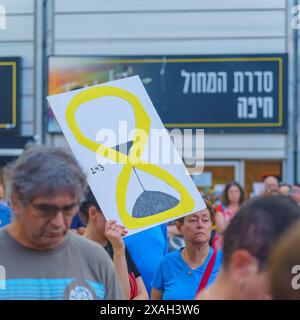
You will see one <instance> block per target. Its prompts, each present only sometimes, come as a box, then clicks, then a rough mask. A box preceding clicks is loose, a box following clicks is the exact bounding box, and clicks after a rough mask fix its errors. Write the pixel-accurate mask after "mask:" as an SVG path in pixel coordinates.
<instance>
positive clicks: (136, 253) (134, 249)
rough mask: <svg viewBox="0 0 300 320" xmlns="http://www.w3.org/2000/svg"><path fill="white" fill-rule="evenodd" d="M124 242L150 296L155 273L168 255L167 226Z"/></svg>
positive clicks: (161, 226) (155, 228) (163, 225)
mask: <svg viewBox="0 0 300 320" xmlns="http://www.w3.org/2000/svg"><path fill="white" fill-rule="evenodd" d="M124 240H125V243H126V247H127V249H128V251H129V252H130V255H131V257H132V259H133V261H134V262H135V264H136V266H137V268H138V270H139V271H140V273H141V277H142V279H143V281H144V283H145V286H146V289H147V291H148V294H149V296H150V294H151V282H152V280H153V276H154V272H155V270H156V269H157V267H158V265H159V263H160V261H161V259H162V258H163V257H164V256H165V255H166V254H167V253H168V236H167V225H166V224H162V225H160V226H157V227H153V228H150V229H147V230H145V231H142V232H139V233H137V234H134V235H132V236H128V237H126V238H124Z"/></svg>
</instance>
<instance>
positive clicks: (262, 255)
mask: <svg viewBox="0 0 300 320" xmlns="http://www.w3.org/2000/svg"><path fill="white" fill-rule="evenodd" d="M298 219H300V208H299V207H298V206H297V205H296V204H295V203H294V202H293V201H292V200H290V199H289V198H288V197H285V196H265V197H258V198H255V199H253V200H251V201H249V202H247V203H246V204H245V205H244V206H242V208H241V209H240V210H239V212H238V213H237V214H236V216H235V217H234V218H233V220H232V222H231V224H230V225H229V226H228V228H227V229H226V231H225V235H224V246H223V264H224V268H225V269H226V268H227V267H228V266H229V264H230V257H231V255H232V253H233V252H234V251H236V250H246V251H248V252H249V253H250V254H251V255H253V256H254V257H256V258H257V259H258V261H259V263H260V265H261V267H265V266H266V265H267V260H268V255H269V254H270V251H271V249H272V248H273V246H274V243H275V242H276V241H277V240H278V239H279V237H280V236H281V235H282V234H283V233H284V232H285V231H286V230H287V229H288V228H289V227H290V226H291V225H293V224H294V223H295V221H297V220H298Z"/></svg>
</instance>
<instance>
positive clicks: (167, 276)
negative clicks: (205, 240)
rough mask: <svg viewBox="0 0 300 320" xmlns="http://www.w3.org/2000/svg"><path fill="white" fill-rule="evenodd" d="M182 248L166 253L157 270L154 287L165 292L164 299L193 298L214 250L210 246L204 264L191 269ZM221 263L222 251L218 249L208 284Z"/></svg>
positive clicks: (215, 274)
mask: <svg viewBox="0 0 300 320" xmlns="http://www.w3.org/2000/svg"><path fill="white" fill-rule="evenodd" d="M181 250H182V249H180V250H176V251H173V252H171V253H169V254H168V255H166V256H165V257H164V258H163V259H162V261H161V263H160V264H159V267H158V269H157V270H156V273H155V276H154V279H153V282H152V287H153V288H155V289H158V290H161V291H162V292H163V296H162V299H163V300H193V299H194V298H195V296H196V293H197V290H198V288H199V285H200V282H201V279H202V277H203V275H204V272H205V270H206V267H207V265H208V263H209V260H210V258H211V256H212V254H213V252H214V250H213V249H212V248H210V251H209V255H208V257H207V258H206V260H205V262H204V264H203V265H202V266H200V267H199V268H197V269H194V270H191V269H190V268H189V267H188V265H187V264H186V263H185V261H184V260H183V259H182V257H181ZM221 265H222V252H221V251H218V253H217V256H216V260H215V264H214V267H213V270H212V273H211V275H210V277H209V279H208V282H207V286H208V285H210V284H211V283H212V282H213V281H214V280H215V278H216V276H217V274H218V273H219V271H220V268H221Z"/></svg>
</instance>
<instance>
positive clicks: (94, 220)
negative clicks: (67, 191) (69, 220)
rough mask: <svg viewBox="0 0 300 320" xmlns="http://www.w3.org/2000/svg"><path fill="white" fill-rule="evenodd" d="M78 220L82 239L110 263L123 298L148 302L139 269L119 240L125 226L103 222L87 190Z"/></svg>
mask: <svg viewBox="0 0 300 320" xmlns="http://www.w3.org/2000/svg"><path fill="white" fill-rule="evenodd" d="M80 217H81V219H82V220H83V222H84V224H85V225H86V231H85V233H84V237H86V238H87V239H90V240H92V241H95V242H96V243H98V244H100V245H101V246H103V247H104V249H105V250H106V251H107V253H108V254H109V256H110V257H111V259H112V260H113V263H114V266H115V269H116V272H117V274H118V277H119V279H120V282H121V286H122V288H123V292H124V295H125V297H126V299H128V300H129V299H130V300H147V299H149V296H148V293H147V290H146V288H145V285H144V282H143V280H142V278H141V275H140V273H139V270H138V269H137V267H136V265H135V263H134V261H133V260H132V258H131V256H130V253H129V252H128V250H127V249H126V247H125V243H124V241H123V239H122V237H123V236H124V235H126V234H127V231H126V230H125V228H124V226H121V225H118V224H117V223H116V221H115V220H108V221H106V219H105V217H104V215H103V212H102V210H101V208H100V206H99V205H98V203H97V200H96V199H95V197H94V194H93V193H92V191H91V190H90V189H89V191H88V193H87V196H86V199H85V201H84V202H83V203H82V205H81V208H80Z"/></svg>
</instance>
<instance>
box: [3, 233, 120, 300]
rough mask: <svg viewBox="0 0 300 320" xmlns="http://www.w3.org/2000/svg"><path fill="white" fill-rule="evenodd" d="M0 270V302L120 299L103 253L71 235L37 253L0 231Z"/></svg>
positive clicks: (106, 255) (105, 254)
mask: <svg viewBox="0 0 300 320" xmlns="http://www.w3.org/2000/svg"><path fill="white" fill-rule="evenodd" d="M1 266H2V267H1ZM0 267H1V270H2V277H3V270H5V273H6V277H5V282H3V281H2V285H1V286H0V299H13V300H16V299H21V300H27V299H34V300H41V299H46V300H52V299H59V300H60V299H66V300H81V299H83V300H89V299H92V300H94V299H101V300H102V299H108V300H118V299H123V298H124V297H123V293H122V290H121V287H120V283H119V280H118V277H117V275H116V273H115V269H114V266H113V263H112V261H111V259H110V257H109V256H108V254H107V253H106V251H105V250H104V249H103V248H102V246H100V245H98V244H97V243H95V242H92V241H90V240H88V239H85V238H83V237H81V236H79V235H77V234H74V233H72V232H68V233H67V235H66V238H65V240H64V242H63V243H62V244H61V245H60V246H59V247H57V248H55V249H51V250H48V251H37V250H33V249H29V248H26V247H24V246H22V245H21V244H20V243H19V242H17V241H16V240H15V239H14V238H13V237H11V235H10V234H9V233H8V231H7V228H6V227H5V228H3V229H0ZM0 280H3V279H0ZM3 283H4V284H5V287H6V288H5V289H3Z"/></svg>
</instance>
